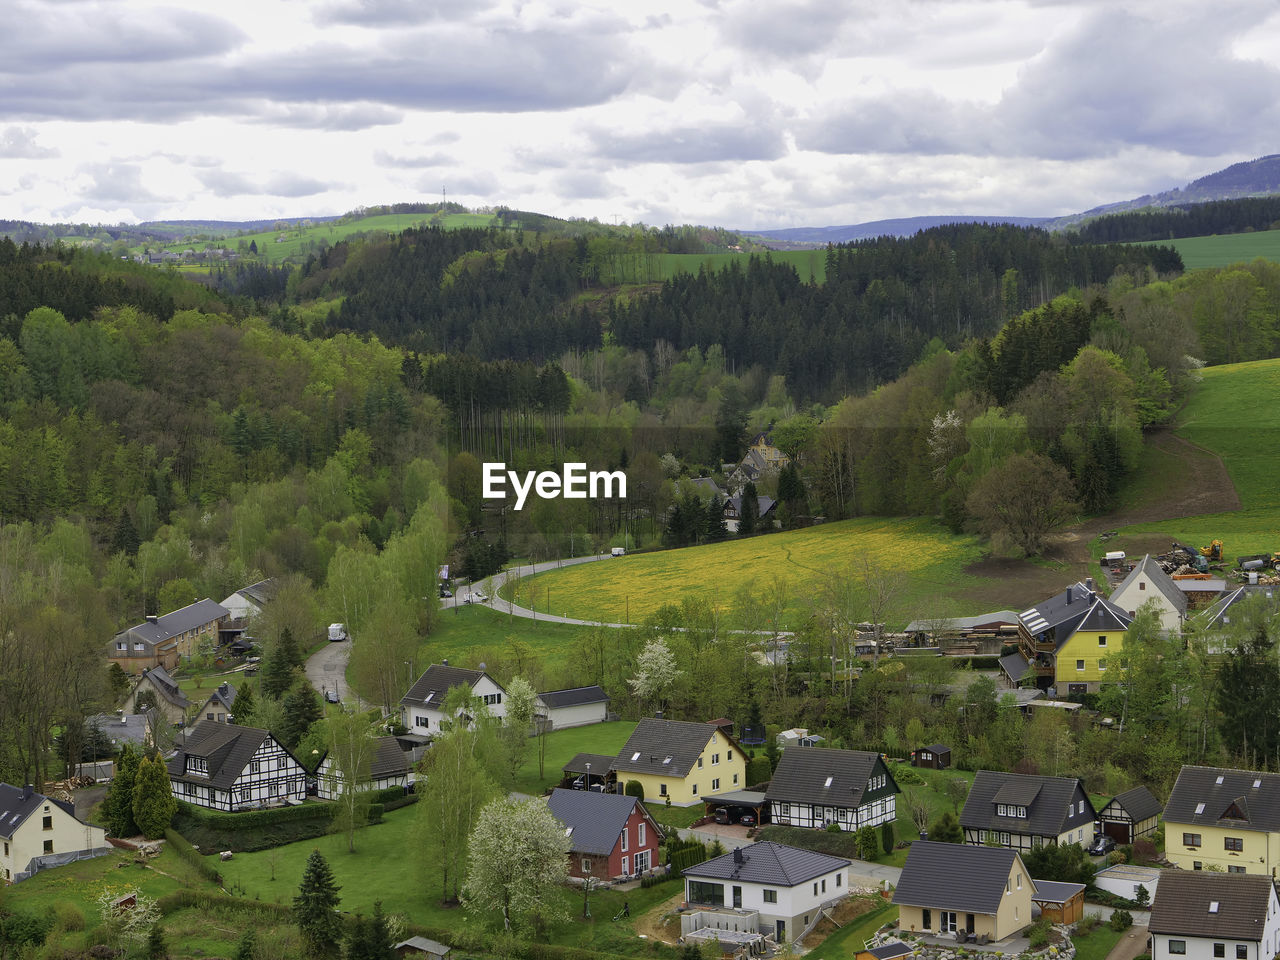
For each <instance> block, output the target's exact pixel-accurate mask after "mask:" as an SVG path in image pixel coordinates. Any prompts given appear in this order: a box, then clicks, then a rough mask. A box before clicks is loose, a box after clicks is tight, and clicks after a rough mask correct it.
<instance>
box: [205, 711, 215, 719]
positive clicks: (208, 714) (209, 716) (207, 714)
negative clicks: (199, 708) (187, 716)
mask: <svg viewBox="0 0 1280 960" xmlns="http://www.w3.org/2000/svg"><path fill="white" fill-rule="evenodd" d="M204 718H205V719H206V720H212V719H213V714H212V713H206V714H205V715H204Z"/></svg>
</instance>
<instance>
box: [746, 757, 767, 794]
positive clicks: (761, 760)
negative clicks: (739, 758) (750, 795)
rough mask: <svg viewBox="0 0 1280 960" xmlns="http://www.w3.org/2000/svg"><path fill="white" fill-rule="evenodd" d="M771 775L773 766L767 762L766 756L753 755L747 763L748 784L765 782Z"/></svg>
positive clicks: (754, 784) (756, 784) (756, 785)
mask: <svg viewBox="0 0 1280 960" xmlns="http://www.w3.org/2000/svg"><path fill="white" fill-rule="evenodd" d="M772 776H773V766H772V765H771V764H770V763H769V758H768V757H764V756H760V757H753V758H752V760H751V762H750V763H748V764H747V785H748V786H751V787H758V786H760V785H761V784H763V783H767V782H768V781H769V779H770V778H771V777H772Z"/></svg>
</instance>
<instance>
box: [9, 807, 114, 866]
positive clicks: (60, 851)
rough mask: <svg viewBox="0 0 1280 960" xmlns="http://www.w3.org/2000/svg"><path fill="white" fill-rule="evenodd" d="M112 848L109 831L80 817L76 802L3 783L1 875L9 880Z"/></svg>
mask: <svg viewBox="0 0 1280 960" xmlns="http://www.w3.org/2000/svg"><path fill="white" fill-rule="evenodd" d="M110 849H111V848H110V847H109V846H107V831H106V830H104V829H103V828H102V827H95V826H94V825H93V824H91V823H85V822H84V821H83V820H78V819H76V811H75V806H74V805H73V804H70V803H66V802H64V801H62V800H54V799H53V798H51V797H46V796H45V795H44V794H42V793H36V792H35V791H34V790H32V789H31V787H29V786H27V787H13V786H10V785H9V784H7V783H0V879H2V880H3V881H4V882H5V883H18V882H19V881H21V880H25V879H27V878H28V877H30V876H31V875H32V874H34V873H36V872H37V871H38V870H41V869H43V868H44V867H56V866H62V865H63V864H64V863H70V862H71V861H72V860H83V859H86V858H88V857H96V856H99V855H101V854H104V853H107V852H109V851H110Z"/></svg>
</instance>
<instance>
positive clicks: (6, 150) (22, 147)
mask: <svg viewBox="0 0 1280 960" xmlns="http://www.w3.org/2000/svg"><path fill="white" fill-rule="evenodd" d="M56 156H58V151H57V150H54V149H53V148H52V147H42V146H40V144H38V143H36V132H35V131H34V130H32V129H31V128H30V127H8V128H7V129H6V130H5V131H4V133H3V134H0V157H4V158H8V159H22V160H43V159H45V158H47V157H56Z"/></svg>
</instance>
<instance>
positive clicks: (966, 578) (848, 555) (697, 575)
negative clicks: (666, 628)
mask: <svg viewBox="0 0 1280 960" xmlns="http://www.w3.org/2000/svg"><path fill="white" fill-rule="evenodd" d="M981 555H982V547H981V545H980V544H979V543H978V541H977V539H976V538H974V537H968V536H956V535H954V534H951V533H949V532H948V531H947V530H945V529H944V528H943V527H941V526H939V525H938V524H936V523H935V522H933V521H932V520H928V519H923V518H883V517H863V518H859V519H855V520H842V521H839V522H837V523H828V524H822V525H820V526H816V527H809V528H807V529H804V530H790V531H787V532H785V533H775V534H769V535H767V536H762V537H753V538H750V539H747V540H729V541H726V542H724V543H714V544H704V545H702V546H697V547H686V548H684V549H681V550H664V551H661V552H657V553H649V554H636V555H632V556H627V557H622V558H620V559H617V560H611V561H610V562H609V563H607V564H604V563H588V564H581V565H579V566H575V567H565V568H562V569H558V570H551V571H548V572H546V573H543V574H540V575H539V576H536V577H530V578H526V579H525V580H523V581H522V583H521V584H520V585H519V594H520V596H519V597H518V602H520V603H521V604H522V605H524V606H527V607H532V608H534V609H536V610H538V611H539V612H547V608H548V600H549V603H550V612H552V613H556V614H561V615H565V616H571V617H577V618H580V619H584V620H594V621H601V620H603V621H606V622H623V621H625V620H626V619H627V617H628V616H630V620H631V622H638V621H640V620H643V619H644V618H645V617H646V616H648V615H650V614H652V613H654V612H656V611H657V610H658V608H659V607H661V606H662V605H664V604H679V603H680V601H681V600H683V599H684V598H685V597H687V596H697V597H700V598H702V599H705V600H707V601H709V602H711V603H713V604H715V605H717V606H719V607H721V608H727V607H729V606H730V605H731V604H732V602H733V594H734V590H735V589H736V588H738V587H739V586H741V585H742V584H746V583H748V582H750V581H753V580H754V581H755V583H756V584H757V586H758V588H760V589H762V590H763V589H764V588H765V587H766V585H768V584H770V583H771V582H772V581H773V578H774V577H775V576H781V577H783V578H785V579H787V580H788V581H789V582H790V589H791V606H790V609H789V614H790V619H791V620H793V621H795V620H798V619H799V618H800V617H801V616H803V615H804V614H805V612H806V609H807V605H808V601H809V599H810V598H811V597H812V596H813V593H814V589H815V584H817V583H820V582H821V581H823V580H824V579H826V578H827V577H829V576H832V575H838V574H841V573H845V572H848V571H850V570H851V569H856V564H857V563H860V562H861V561H862V560H863V559H864V558H865V559H869V560H870V561H871V562H873V563H875V564H878V565H879V566H881V567H882V568H883V569H885V570H886V571H889V572H891V573H893V574H895V575H900V576H901V588H900V591H899V594H898V596H897V598H896V600H897V603H896V606H897V608H898V611H900V612H896V611H895V612H894V613H893V614H891V616H890V618H889V622H890V626H891V627H893V628H898V627H901V626H903V625H904V624H905V623H906V622H907V621H908V620H910V619H912V618H913V617H915V616H918V615H920V610H921V609H922V608H925V609H931V608H932V607H933V606H934V605H935V604H936V602H937V597H938V596H939V595H940V594H941V595H955V594H956V593H958V592H960V591H962V590H963V589H964V588H966V587H968V586H973V585H978V584H986V582H987V581H985V580H983V579H982V578H979V577H974V576H972V575H969V574H966V573H964V572H963V571H964V568H965V567H966V566H967V565H968V564H970V563H972V562H974V561H976V560H978V559H979V558H980V556H981ZM548 591H549V592H550V596H549V598H548Z"/></svg>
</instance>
